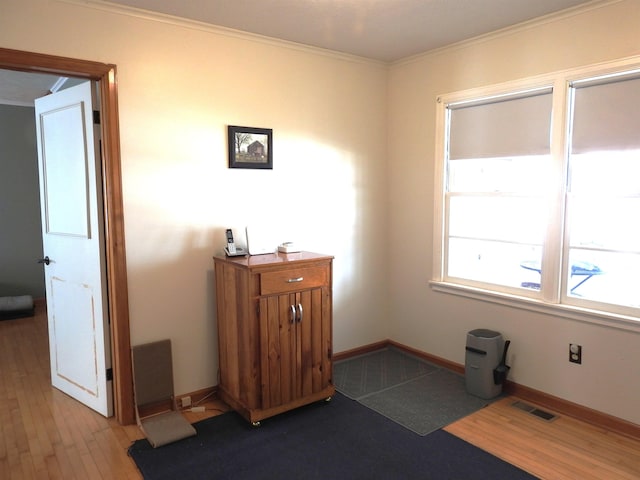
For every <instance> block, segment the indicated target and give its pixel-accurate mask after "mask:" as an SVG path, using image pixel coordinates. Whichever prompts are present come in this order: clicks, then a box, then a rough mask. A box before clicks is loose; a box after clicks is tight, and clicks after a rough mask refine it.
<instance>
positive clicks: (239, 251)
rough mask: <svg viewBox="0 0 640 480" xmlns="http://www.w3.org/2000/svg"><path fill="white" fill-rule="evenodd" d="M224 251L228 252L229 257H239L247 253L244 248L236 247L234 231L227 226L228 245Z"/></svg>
mask: <svg viewBox="0 0 640 480" xmlns="http://www.w3.org/2000/svg"><path fill="white" fill-rule="evenodd" d="M224 253H226V254H227V256H228V257H239V256H245V255H246V254H247V251H246V250H245V249H244V248H241V247H236V244H235V243H234V241H233V232H232V231H231V229H230V228H227V246H226V247H224Z"/></svg>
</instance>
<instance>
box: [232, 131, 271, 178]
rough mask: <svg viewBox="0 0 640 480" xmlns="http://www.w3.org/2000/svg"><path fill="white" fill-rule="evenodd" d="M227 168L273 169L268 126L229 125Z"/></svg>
mask: <svg viewBox="0 0 640 480" xmlns="http://www.w3.org/2000/svg"><path fill="white" fill-rule="evenodd" d="M228 129H229V130H228V135H229V168H261V169H273V139H272V135H273V131H272V130H271V129H270V128H254V127H238V126H235V125H229V127H228Z"/></svg>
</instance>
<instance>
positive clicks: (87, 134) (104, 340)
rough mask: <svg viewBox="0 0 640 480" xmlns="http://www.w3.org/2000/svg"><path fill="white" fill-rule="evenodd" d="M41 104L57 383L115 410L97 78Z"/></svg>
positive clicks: (103, 409) (107, 411) (93, 404)
mask: <svg viewBox="0 0 640 480" xmlns="http://www.w3.org/2000/svg"><path fill="white" fill-rule="evenodd" d="M35 104H36V109H35V112H36V113H35V114H36V131H37V143H38V167H39V174H40V202H41V207H42V237H43V249H44V258H43V259H42V261H43V263H44V264H45V266H44V273H45V283H46V295H47V316H48V323H49V350H50V356H51V383H52V385H53V386H54V387H56V388H58V389H60V390H62V391H63V392H65V393H66V394H68V395H70V396H71V397H73V398H75V399H77V400H79V401H80V402H82V403H84V404H85V405H87V406H88V407H90V408H92V409H94V410H96V411H97V412H99V413H101V414H102V415H104V416H111V415H112V414H113V396H112V381H111V380H108V378H110V376H108V375H107V369H109V368H110V367H111V351H110V337H109V323H108V311H107V301H106V300H107V297H106V282H105V278H104V272H105V269H104V268H103V266H104V258H105V257H104V229H103V222H102V216H101V210H100V209H99V208H98V206H99V205H101V204H102V198H101V189H100V185H101V181H100V180H101V179H100V173H101V170H100V162H99V150H98V149H97V148H96V147H97V146H98V145H99V139H98V135H99V128H98V127H96V126H94V122H93V108H92V85H91V82H86V83H83V84H81V85H78V86H75V87H72V88H69V89H67V90H62V91H60V92H58V93H54V94H51V95H48V96H46V97H43V98H40V99H37V100H36V102H35Z"/></svg>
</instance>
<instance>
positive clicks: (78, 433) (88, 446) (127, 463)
mask: <svg viewBox="0 0 640 480" xmlns="http://www.w3.org/2000/svg"><path fill="white" fill-rule="evenodd" d="M42 310H43V309H42V308H38V310H37V311H36V316H35V317H31V318H22V319H16V320H6V321H0V479H3V480H14V479H32V478H33V479H47V478H51V479H64V480H72V479H82V480H87V479H90V480H93V479H117V480H121V479H141V478H142V476H141V475H140V473H139V472H138V469H137V468H136V466H135V464H134V463H133V461H132V460H131V458H129V456H128V455H127V449H128V447H129V446H130V445H131V442H133V441H134V440H137V439H140V438H142V435H141V433H140V431H139V429H138V427H137V426H135V425H129V426H121V425H119V424H118V423H117V422H116V421H115V420H113V419H106V418H104V417H102V416H101V415H99V414H97V413H94V412H93V411H92V410H90V409H88V408H87V407H84V406H83V405H80V404H79V403H78V402H76V401H75V400H73V399H71V398H69V397H68V396H66V395H65V394H63V393H61V392H59V391H57V390H56V389H54V388H52V387H51V385H50V379H49V356H48V355H49V353H48V340H47V324H46V315H45V314H44V312H43V311H42ZM515 400H516V399H514V398H513V397H510V398H507V399H504V400H501V401H499V402H496V403H494V404H492V405H491V406H489V407H487V408H484V409H483V410H481V411H479V412H477V413H474V414H473V415H470V416H469V417H466V418H464V419H462V420H459V421H458V422H455V423H453V424H452V425H450V426H448V427H447V428H446V430H448V431H449V432H451V433H453V434H455V435H458V436H459V437H461V438H463V439H465V440H467V441H469V442H470V443H473V444H475V445H477V446H478V447H480V448H483V449H484V450H487V451H489V452H491V453H493V454H494V455H496V456H498V457H500V458H503V459H504V460H506V461H508V462H510V463H513V464H515V465H517V466H519V467H520V468H522V469H524V470H527V471H529V472H530V473H532V474H534V475H535V476H538V477H540V478H545V479H553V480H557V479H565V478H566V479H572V480H573V479H608V480H609V479H640V439H631V438H629V437H624V436H620V435H617V434H614V433H612V432H607V431H604V430H601V429H598V428H595V427H592V426H590V425H588V424H585V423H583V422H580V421H577V420H574V419H572V418H568V417H558V418H556V419H555V420H553V421H551V422H547V421H544V420H542V419H540V418H538V417H535V416H532V415H530V414H528V413H526V412H523V411H521V410H519V409H516V408H514V407H512V406H511V404H512V403H513V402H514V401H515ZM205 406H206V408H207V410H206V411H205V412H204V413H191V412H187V413H185V415H186V416H187V418H188V419H189V421H191V422H195V421H198V420H202V419H204V418H207V417H210V416H212V415H217V414H219V413H220V411H221V410H225V409H226V406H225V405H223V404H221V403H220V402H218V401H216V400H215V399H213V400H212V401H210V402H209V403H207V404H206V405H205Z"/></svg>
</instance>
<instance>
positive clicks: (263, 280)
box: [260, 267, 329, 295]
mask: <svg viewBox="0 0 640 480" xmlns="http://www.w3.org/2000/svg"><path fill="white" fill-rule="evenodd" d="M328 283H329V269H328V268H327V267H307V268H290V269H287V270H280V271H275V272H266V273H263V274H261V275H260V294H261V295H270V294H273V293H284V292H295V291H296V290H305V289H307V288H314V287H321V286H323V285H328Z"/></svg>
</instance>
